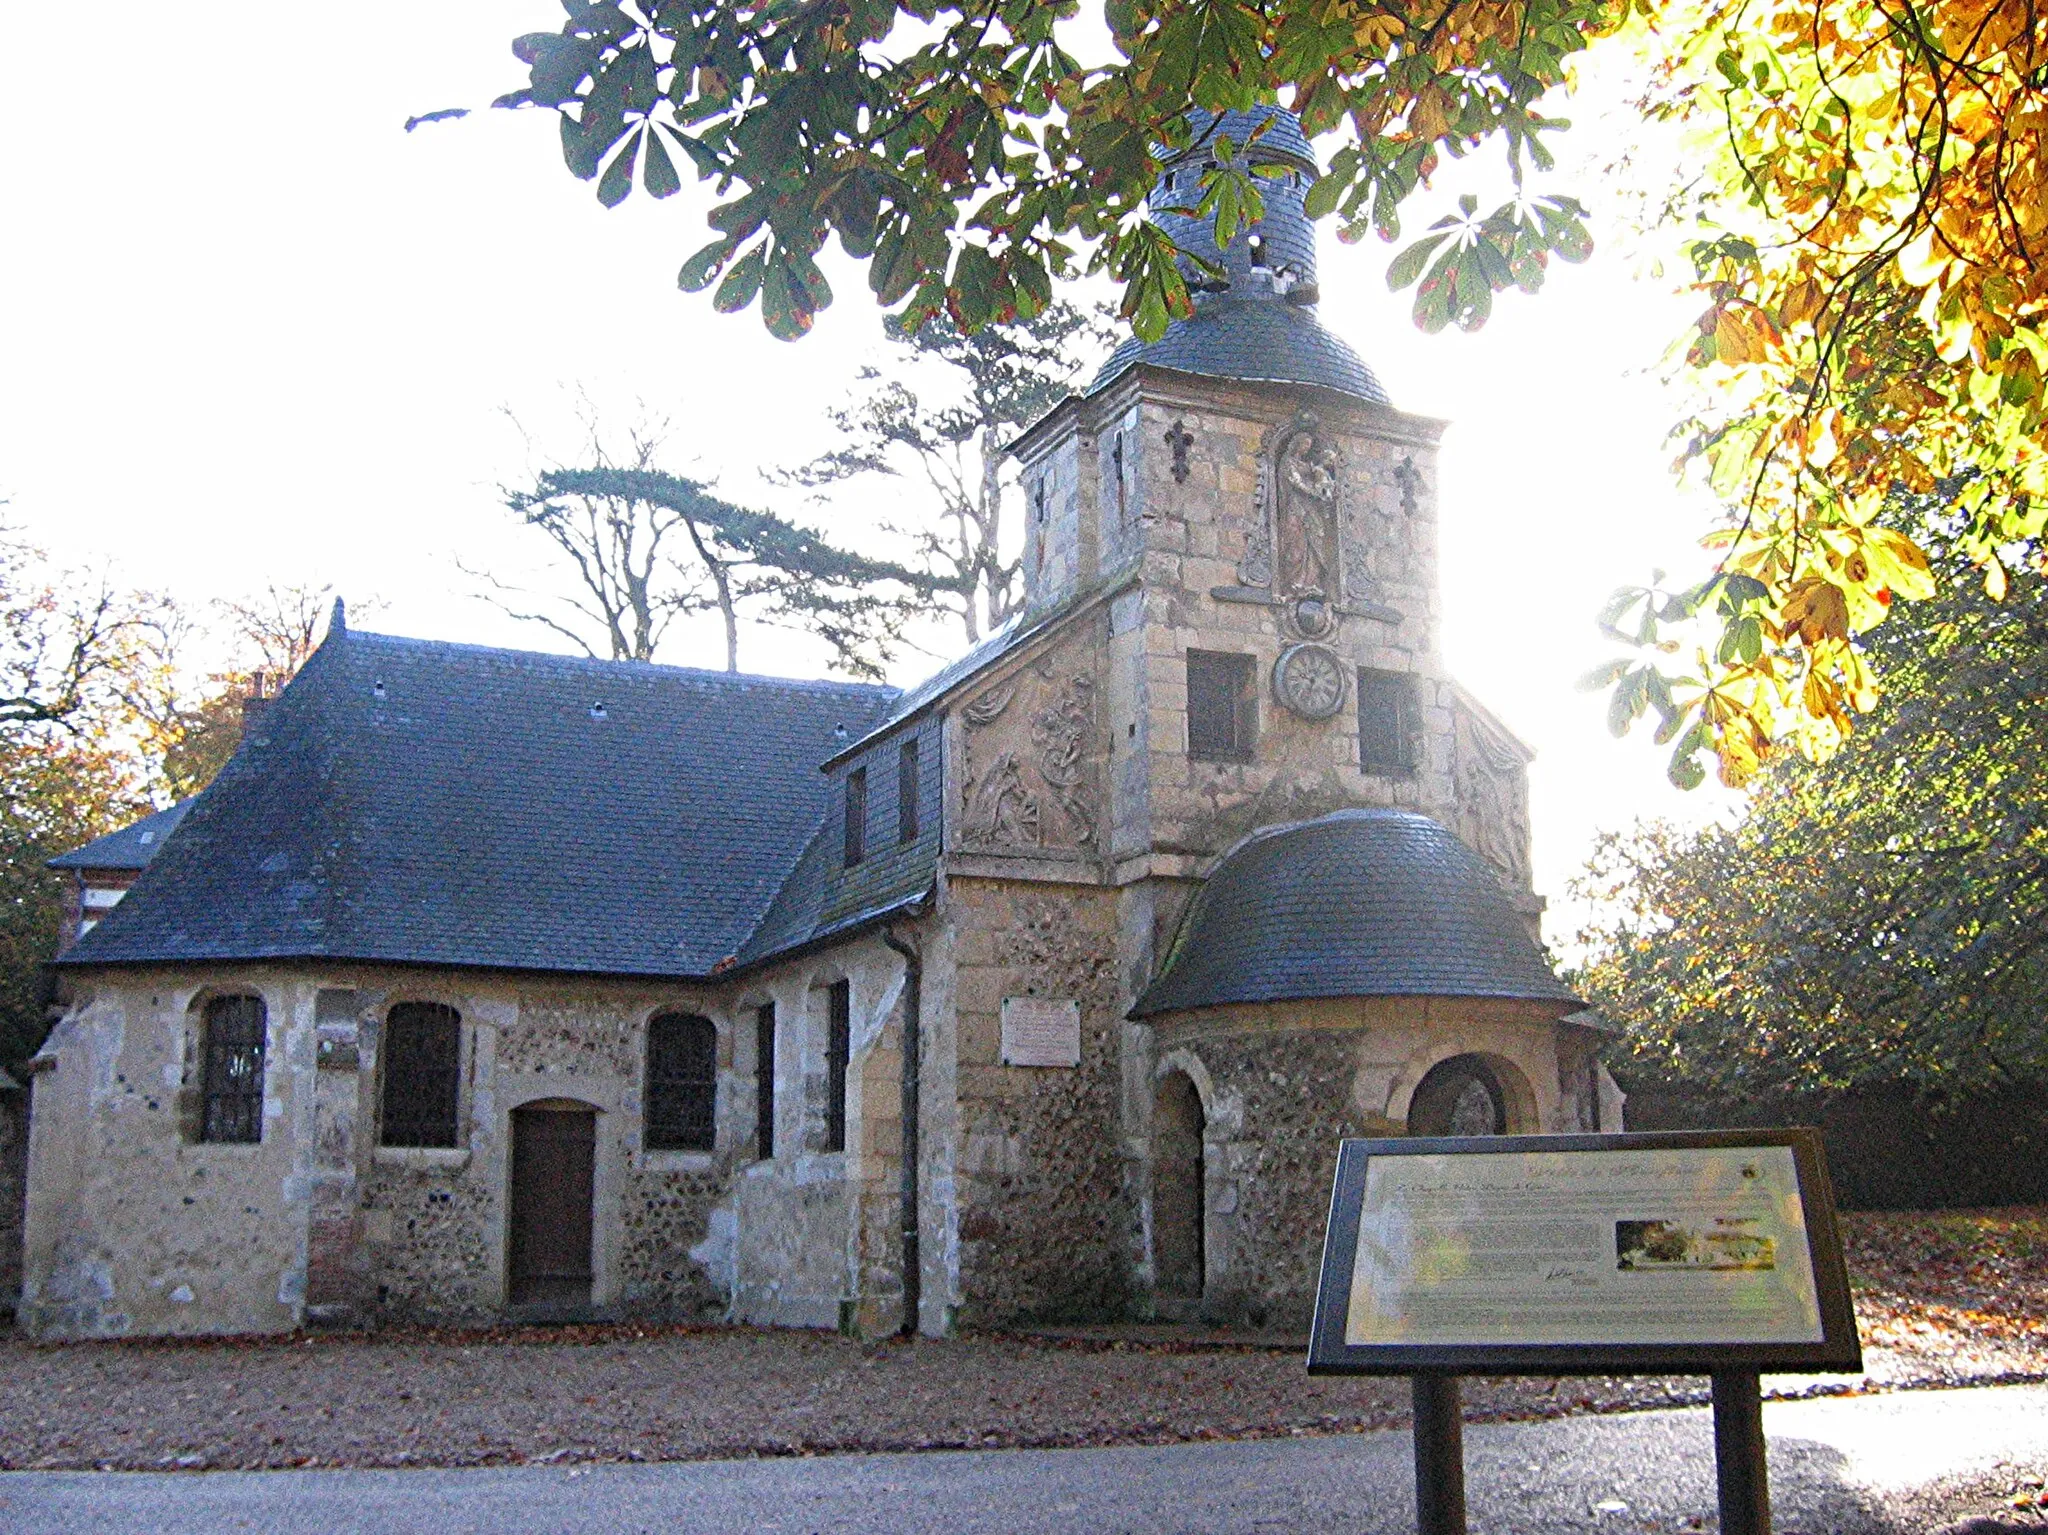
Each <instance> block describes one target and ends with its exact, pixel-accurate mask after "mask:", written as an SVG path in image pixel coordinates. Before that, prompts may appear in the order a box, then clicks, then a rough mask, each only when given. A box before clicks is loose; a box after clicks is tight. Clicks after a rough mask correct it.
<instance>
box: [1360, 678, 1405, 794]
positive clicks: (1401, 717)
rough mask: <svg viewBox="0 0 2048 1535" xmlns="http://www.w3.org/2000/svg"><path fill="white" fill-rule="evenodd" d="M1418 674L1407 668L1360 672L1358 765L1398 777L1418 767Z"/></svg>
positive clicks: (1370, 770)
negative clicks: (1416, 675)
mask: <svg viewBox="0 0 2048 1535" xmlns="http://www.w3.org/2000/svg"><path fill="white" fill-rule="evenodd" d="M1415 737H1416V707H1415V678H1414V676H1413V675H1412V674H1411V673H1408V672H1376V671H1370V670H1368V669H1366V668H1364V667H1361V668H1359V672H1358V765H1359V766H1360V767H1361V768H1363V769H1364V770H1365V771H1366V772H1368V773H1377V774H1379V775H1381V776H1382V777H1392V778H1398V777H1402V776H1405V775H1406V774H1409V773H1412V772H1414V771H1415Z"/></svg>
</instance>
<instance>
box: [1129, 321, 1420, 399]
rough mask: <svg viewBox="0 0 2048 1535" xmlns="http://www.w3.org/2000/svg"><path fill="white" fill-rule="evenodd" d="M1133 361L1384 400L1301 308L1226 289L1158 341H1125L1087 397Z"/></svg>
mask: <svg viewBox="0 0 2048 1535" xmlns="http://www.w3.org/2000/svg"><path fill="white" fill-rule="evenodd" d="M1140 363H1148V364H1150V365H1151V366H1152V367H1155V368H1171V369H1172V370H1173V371H1174V372H1176V373H1195V374H1200V375H1202V376H1204V377H1207V378H1235V379H1243V380H1245V381H1246V382H1247V383H1271V384H1311V385H1314V386H1315V387H1317V388H1320V389H1335V390H1337V391H1338V392H1339V393H1342V394H1348V395H1351V396H1353V397H1354V398H1356V399H1360V400H1366V401H1369V402H1370V403H1372V404H1374V405H1390V404H1392V403H1393V401H1392V400H1391V399H1390V398H1389V396H1388V394H1387V391H1386V388H1385V386H1383V385H1382V384H1381V383H1380V381H1379V379H1378V378H1377V377H1376V376H1375V375H1374V373H1373V371H1372V369H1371V368H1369V367H1367V366H1366V365H1365V359H1364V358H1362V357H1360V356H1359V355H1358V353H1357V352H1355V351H1353V350H1352V348H1351V344H1350V343H1349V342H1347V341H1345V340H1344V339H1343V338H1342V337H1341V336H1339V335H1337V334H1336V333H1335V332H1334V331H1331V330H1328V329H1326V328H1325V327H1324V326H1323V323H1322V321H1320V320H1318V319H1317V318H1316V317H1315V316H1314V315H1313V314H1311V313H1310V312H1309V311H1308V310H1307V309H1304V308H1302V307H1300V306H1298V305H1294V304H1289V303H1287V302H1285V301H1284V300H1274V299H1263V298H1253V299H1239V298H1232V297H1231V296H1229V295H1228V294H1220V295H1214V296H1204V297H1201V298H1198V299H1197V300H1196V302H1195V314H1194V318H1193V319H1189V320H1174V321H1172V322H1171V323H1169V324H1168V325H1167V327H1166V334H1165V335H1163V336H1161V337H1160V338H1159V339H1158V340H1157V341H1140V340H1139V339H1138V338H1137V337H1135V336H1132V337H1129V338H1127V339H1126V340H1125V341H1124V343H1123V345H1121V346H1119V347H1118V348H1117V349H1116V350H1115V351H1114V352H1112V353H1110V357H1109V361H1108V362H1106V363H1104V364H1103V365H1102V371H1101V372H1099V373H1097V374H1096V375H1095V382H1094V383H1092V384H1090V385H1089V386H1088V392H1089V393H1090V394H1094V393H1096V392H1098V391H1099V390H1101V389H1104V388H1106V387H1108V385H1110V384H1111V383H1113V382H1115V380H1116V379H1117V378H1118V377H1120V376H1121V375H1122V374H1124V373H1126V372H1128V371H1129V370H1130V369H1132V368H1135V367H1136V366H1138V364H1140Z"/></svg>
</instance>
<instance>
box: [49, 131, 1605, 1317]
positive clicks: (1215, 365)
mask: <svg viewBox="0 0 2048 1535" xmlns="http://www.w3.org/2000/svg"><path fill="white" fill-rule="evenodd" d="M1200 127H1201V128H1202V129H1203V130H1204V131H1202V132H1199V133H1198V134H1197V135H1196V147H1195V148H1194V149H1193V150H1191V151H1190V152H1189V153H1188V154H1187V155H1185V156H1184V157H1182V158H1181V159H1180V160H1178V161H1177V162H1176V163H1174V164H1171V165H1169V166H1168V167H1167V169H1166V170H1165V172H1164V174H1163V176H1162V178H1161V181H1160V184H1159V187H1158V189H1157V191H1156V193H1155V195H1154V199H1153V208H1154V216H1155V217H1157V218H1159V219H1160V220H1162V221H1163V222H1165V223H1167V224H1169V225H1170V226H1171V227H1172V231H1173V234H1174V236H1175V238H1176V239H1177V240H1179V241H1180V242H1181V243H1182V244H1183V245H1184V246H1185V247H1187V248H1190V249H1193V250H1197V251H1200V252H1203V253H1205V254H1206V255H1207V256H1208V257H1209V258H1210V259H1211V260H1213V261H1216V262H1217V263H1218V264H1219V265H1220V266H1221V267H1222V268H1223V269H1224V270H1225V272H1226V273H1227V276H1226V277H1222V278H1218V277H1215V276H1214V275H1212V274H1207V273H1203V272H1200V271H1199V270H1197V269H1194V268H1191V269H1190V270H1191V271H1194V272H1195V275H1196V277H1197V278H1198V287H1199V288H1200V290H1201V291H1200V292H1199V293H1198V295H1197V300H1196V306H1195V313H1194V315H1193V316H1192V318H1189V319H1185V320H1181V321H1177V322H1175V323H1174V324H1173V325H1172V326H1171V328H1170V329H1169V330H1168V332H1167V334H1166V335H1165V336H1164V337H1163V338H1162V339H1161V340H1159V341H1157V342H1153V343H1149V344H1147V343H1140V342H1136V341H1132V342H1128V343H1126V344H1125V345H1124V346H1123V347H1122V348H1121V349H1120V350H1119V351H1118V352H1117V353H1116V354H1115V355H1114V356H1113V357H1112V358H1111V359H1110V360H1109V362H1108V363H1107V365H1106V366H1105V367H1104V368H1103V369H1102V370H1101V372H1100V374H1099V375H1098V376H1097V377H1096V378H1095V380H1094V381H1093V383H1092V384H1091V385H1090V387H1089V388H1088V390H1087V392H1086V393H1085V394H1081V395H1077V396H1075V397H1073V398H1070V399H1068V400H1067V401H1065V402H1064V403H1063V404H1061V405H1059V406H1058V407H1057V408H1055V409H1054V410H1053V411H1051V412H1050V413H1049V414H1048V415H1047V416H1046V417H1045V418H1044V419H1043V420H1041V421H1040V422H1039V423H1038V424H1037V425H1035V426H1034V427H1032V428H1031V429H1030V430H1029V431H1028V432H1026V433H1024V434H1023V436H1022V437H1021V438H1020V439H1019V440H1018V441H1017V442H1016V443H1015V444H1014V448H1013V451H1014V453H1015V456H1016V458H1017V460H1018V462H1019V464H1020V465H1021V469H1022V478H1023V485H1024V488H1025V495H1026V500H1027V503H1028V507H1027V513H1026V515H1027V517H1028V527H1027V529H1026V535H1027V546H1026V551H1025V576H1026V581H1027V588H1028V606H1027V609H1026V611H1025V612H1024V614H1023V615H1022V616H1021V617H1020V618H1019V619H1018V620H1017V621H1016V622H1015V623H1013V624H1012V625H1011V626H1010V627H1009V628H1007V629H1006V630H1005V631H1003V632H1002V633H1000V634H998V635H996V636H995V637H993V638H992V639H990V640H989V641H988V642H987V643H985V644H983V645H982V646H980V647H979V648H978V649H976V650H974V651H973V652H972V653H971V654H969V655H968V656H966V657H965V658H964V659H962V660H961V661H959V662H957V663H956V664H954V665H951V666H949V667H947V668H945V669H944V670H943V671H941V672H939V673H938V674H937V675H936V676H934V677H932V678H930V679H929V680H928V681H926V682H925V683H924V684H923V685H921V686H919V687H917V688H914V689H912V690H910V691H908V692H898V691H895V690H893V689H888V688H880V687H871V686H860V685H853V684H846V683H837V682H822V681H787V680H782V679H776V678H769V677H754V676H739V675H728V674H726V673H720V672H708V671H696V670H689V669H683V668H674V667H665V666H652V665H642V664H634V663H604V662H592V661H584V660H574V659H568V658H563V657H558V656H552V655H540V654H526V653H520V652H513V651H503V650H490V649H484V648H479V647H473V646H465V645H456V644H443V643H437V642H428V641H421V640H412V639H401V638H394V637H390V636H385V635H377V634H368V633H362V632H358V631H354V630H351V629H349V628H348V627H347V625H346V622H345V620H344V617H343V615H342V613H341V611H340V606H339V604H337V607H336V614H335V619H334V622H333V624H332V626H331V628H330V630H329V632H328V634H327V637H326V639H325V642H324V643H323V644H322V645H321V646H320V648H319V650H318V652H317V653H316V654H315V655H314V656H313V658H312V659H311V660H310V661H309V662H308V663H307V665H306V666H305V668H304V669H303V670H302V671H301V672H300V673H299V675H298V676H297V677H296V678H295V679H294V680H293V681H292V683H291V684H290V686H289V687H288V688H286V689H285V691H284V692H283V693H282V695H281V696H279V697H277V698H276V699H274V700H271V701H269V702H268V703H267V705H266V706H264V707H263V708H262V709H261V711H260V712H258V713H254V714H252V717H251V720H250V723H249V728H248V731H247V734H246V736H245V740H244V742H243V745H242V747H241V748H240V750H239V751H238V752H237V754H236V755H235V757H234V759H233V760H232V761H231V762H230V763H229V765H228V766H227V768H226V769H225V771H223V773H222V774H221V776H220V777H219V779H218V780H217V781H216V782H215V783H214V784H213V785H212V786H211V787H209V788H208V789H207V790H206V791H205V792H204V793H203V794H201V795H200V796H199V797H198V798H197V799H196V800H195V801H193V802H191V803H190V804H189V806H186V807H182V808H181V810H180V812H179V813H178V814H176V815H170V814H168V813H166V814H164V815H160V816H158V817H152V818H151V820H150V821H149V822H146V823H143V827H142V828H141V829H140V830H138V829H136V828H130V829H129V830H128V831H124V832H119V833H115V834H114V835H113V836H112V837H109V838H104V839H102V840H101V842H100V843H95V844H92V845H91V846H88V847H86V848H83V849H80V850H78V851H77V852H74V853H72V854H69V855H67V856H66V857H65V858H64V859H61V860H58V863H59V864H60V865H61V866H62V867H64V868H65V869H67V870H69V871H70V872H71V874H72V876H73V878H74V879H75V880H76V882H77V888H78V899H77V911H78V912H79V913H80V917H81V925H82V926H84V927H85V928H86V929H87V930H86V931H83V932H82V933H81V934H80V935H79V936H78V937H77V939H76V941H75V942H73V943H72V944H71V945H70V947H69V948H68V949H66V950H65V951H64V952H63V953H62V955H61V956H60V958H59V959H58V961H57V964H58V970H59V974H60V976H61V978H62V983H63V990H64V995H65V996H66V998H67V1003H66V1006H65V1009H64V1011H63V1014H62V1017H61V1019H60V1020H59V1021H58V1022H57V1024H56V1026H55V1028H54V1030H53V1032H52V1033H51V1035H50V1038H49V1041H48V1043H47V1044H46V1045H45V1046H44V1048H43V1050H42V1051H41V1053H40V1054H39V1055H38V1056H37V1057H36V1059H35V1060H34V1062H33V1063H32V1073H33V1074H32V1079H31V1080H32V1092H33V1112H32V1115H31V1125H30V1164H29V1175H28V1206H27V1236H26V1243H25V1253H24V1278H23V1288H22V1300H21V1306H20V1310H19V1316H20V1320H21V1323H22V1325H23V1326H24V1327H25V1328H26V1329H27V1330H28V1331H29V1332H30V1333H32V1334H34V1335H36V1336H39V1337H43V1338H81V1337H100V1336H115V1335H128V1334H154V1333H207V1332H253V1331H280V1330H287V1329H292V1328H298V1327H305V1326H317V1325H330V1326H333V1325H373V1324H375V1323H376V1322H378V1321H379V1320H383V1319H392V1320H401V1319H402V1320H417V1321H479V1320H490V1319H501V1318H522V1317H533V1318H543V1317H561V1316H583V1315H595V1316H607V1315H644V1316H655V1317H675V1318H726V1319H731V1320H734V1321H745V1322H755V1323H766V1324H784V1325H791V1326H804V1327H840V1328H843V1329H847V1330H850V1331H855V1332H860V1333H864V1334H880V1333H885V1332H890V1331H896V1330H899V1329H901V1330H913V1329H914V1330H917V1331H921V1332H923V1333H925V1334H927V1335H941V1334H945V1333H947V1332H950V1331H951V1330H953V1329H955V1328H959V1327H978V1326H1001V1325H1006V1324H1017V1323H1024V1322H1032V1321H1059V1320H1083V1319H1100V1320H1113V1319H1141V1318H1148V1317H1153V1318H1195V1317H1204V1318H1210V1319H1216V1320H1229V1321H1236V1322H1240V1323H1244V1324H1248V1325H1257V1326H1267V1327H1275V1328H1285V1329H1289V1330H1305V1326H1306V1320H1307V1315H1308V1310H1309V1307H1310V1303H1311V1299H1312V1296H1313V1291H1314V1285H1315V1271H1316V1265H1317V1259H1318V1254H1319V1248H1320V1242H1321V1237H1322V1225H1323V1215H1324V1211H1325V1208H1326V1204H1327V1199H1328V1192H1329V1180H1330V1176H1331V1172H1332V1169H1333V1167H1334V1163H1335V1155H1336V1146H1337V1141H1338V1139H1339V1138H1340V1137H1343V1136H1346V1135H1367V1134H1372V1135H1397V1134H1402V1133H1448V1132H1452V1131H1456V1132H1459V1133H1486V1132H1514V1133H1537V1132H1552V1131H1577V1130H1587V1129H1616V1128H1619V1108H1620V1100H1619V1095H1618V1093H1617V1092H1616V1091H1615V1089H1614V1087H1613V1084H1612V1083H1611V1081H1609V1080H1608V1079H1607V1078H1606V1076H1605V1074H1604V1072H1602V1071H1601V1069H1600V1068H1599V1066H1598V1063H1597V1061H1596V1059H1595V1055H1594V1045H1595V1043H1596V1040H1597V1038H1598V1036H1597V1034H1596V1032H1595V1030H1594V1028H1593V1027H1592V1026H1591V1024H1590V1022H1589V1021H1588V1017H1587V1015H1585V1014H1583V1013H1582V1012H1581V1010H1580V1009H1581V1004H1580V1003H1579V1001H1578V999H1577V998H1575V997H1574V996H1573V995H1572V993H1571V992H1570V991H1569V990H1568V989H1567V988H1566V987H1565V986H1564V985H1562V984H1561V983H1560V982H1559V981H1558V980H1557V979H1556V977H1555V976H1554V975H1553V974H1552V972H1551V970H1550V968H1549V966H1548V964H1547V962H1546V960H1545V958H1544V956H1543V953H1542V951H1541V949H1540V948H1539V946H1538V943H1537V940H1536V920H1537V916H1538V913H1539V911H1540V909H1541V902H1540V901H1539V899H1538V898H1537V896H1536V895H1535V893H1534V892H1533V891H1532V889H1531V886H1530V869H1529V849H1528V842H1529V825H1528V808H1527V794H1526V784H1525V768H1526V764H1527V761H1528V755H1529V754H1528V752H1527V750H1526V749H1525V748H1524V747H1523V746H1522V745H1521V744H1520V743H1519V742H1518V741H1517V740H1516V739H1515V738H1514V736H1513V735H1512V734H1511V733H1510V732H1508V731H1507V730H1506V729H1504V728H1503V727H1502V725H1501V724H1500V723H1499V722H1498V721H1497V720H1496V719H1495V718H1494V717H1493V716H1492V715H1491V714H1489V713H1488V712H1487V710H1486V709H1485V708H1484V707H1483V706H1482V705H1481V704H1480V703H1479V702H1478V701H1477V700H1475V699H1474V698H1472V697H1471V696H1470V695H1469V694H1468V693H1466V692H1465V691H1464V690H1463V689H1462V688H1460V687H1459V685H1458V684H1457V683H1456V682H1455V681H1454V680H1452V678H1451V677H1449V676H1448V675H1447V674H1446V673H1445V670H1444V666H1443V661H1442V653H1441V648H1440V634H1439V615H1440V603H1439V597H1438V589H1437V520H1436V486H1437V463H1436V455H1437V442H1438V437H1439V434H1440V432H1441V424H1440V423H1438V422H1435V421H1429V420H1424V419H1421V418H1419V417H1415V416H1411V415H1406V414H1403V413H1402V412H1401V411H1399V410H1397V409H1395V408H1394V406H1393V405H1392V404H1391V403H1390V402H1389V400H1388V398H1387V395H1386V393H1385V391H1384V390H1383V389H1382V388H1381V386H1380V384H1379V382H1378V380H1377V379H1375V377H1374V376H1373V374H1372V372H1371V371H1370V370H1369V369H1368V368H1367V367H1366V365H1365V364H1364V363H1363V362H1362V361H1361V360H1360V358H1359V357H1358V355H1357V353H1355V352H1354V351H1353V350H1352V349H1351V348H1350V347H1349V346H1347V345H1346V344H1345V343H1344V342H1343V341H1342V340H1340V339H1339V338H1338V337H1336V336H1334V335H1332V334H1331V333H1330V332H1329V331H1327V330H1326V329H1324V327H1323V326H1322V325H1321V323H1320V322H1319V321H1318V320H1317V318H1316V301H1317V295H1318V289H1317V277H1316V248H1315V240H1314V234H1313V229H1312V227H1311V225H1310V223H1309V221H1308V220H1307V218H1306V217H1305V216H1304V213H1303V209H1302V198H1303V194H1304V192H1305V191H1306V189H1307V187H1308V185H1309V183H1310V182H1311V181H1312V180H1313V178H1314V175H1315V166H1314V161H1313V158H1312V155H1311V151H1310V147H1309V145H1308V143H1307V142H1306V140H1305V139H1304V138H1303V137H1302V135H1301V133H1300V130H1299V127H1298V125H1297V124H1296V123H1295V122H1294V120H1293V119H1292V118H1291V117H1290V116H1288V115H1287V114H1286V113H1284V112H1282V111H1279V110H1278V109H1274V108H1266V109H1262V110H1259V111H1256V112H1251V113H1235V114H1230V115H1228V116H1226V117H1224V118H1222V119H1217V120H1206V119H1205V120H1204V121H1203V122H1202V123H1201V124H1200ZM1254 129H1258V130H1260V131H1258V132H1256V133H1254V131H1253V130H1254ZM1225 139H1228V140H1229V141H1230V143H1231V145H1232V146H1236V147H1237V148H1236V152H1239V153H1243V154H1246V155H1248V156H1249V157H1250V158H1251V159H1253V160H1256V161H1262V162H1265V163H1266V164H1267V165H1269V166H1274V167H1278V168H1279V172H1278V175H1277V179H1273V180H1267V181H1265V182H1263V188H1264V196H1265V213H1264V217H1263V219H1262V220H1261V222H1259V223H1258V224H1257V225H1255V226H1253V227H1252V228H1250V229H1249V230H1247V231H1244V232H1243V233H1242V234H1241V235H1240V236H1239V237H1238V238H1237V240H1236V241H1235V242H1234V243H1233V244H1232V245H1230V247H1229V248H1228V249H1224V250H1220V251H1219V250H1217V248H1216V246H1215V244H1214V241H1213V236H1212V231H1210V230H1209V229H1207V228H1205V227H1203V226H1202V225H1200V224H1198V223H1196V222H1194V221H1193V220H1192V219H1191V218H1189V217H1187V216H1184V215H1182V214H1180V213H1176V212H1174V211H1172V210H1173V209H1175V208H1176V207H1178V206H1179V205H1180V204H1181V203H1182V202H1183V201H1184V199H1185V198H1186V197H1187V195H1188V192H1189V190H1190V188H1191V186H1192V182H1193V178H1195V177H1196V176H1198V175H1199V173H1200V171H1201V169H1202V162H1203V160H1204V159H1205V158H1207V157H1212V156H1214V155H1215V154H1217V153H1222V152H1229V151H1226V150H1224V149H1223V148H1222V141H1223V140H1225ZM1248 140H1249V147H1248V148H1244V147H1243V146H1245V145H1246V144H1247V141H1248ZM143 831H147V832H148V835H147V836H144V835H142V832H143Z"/></svg>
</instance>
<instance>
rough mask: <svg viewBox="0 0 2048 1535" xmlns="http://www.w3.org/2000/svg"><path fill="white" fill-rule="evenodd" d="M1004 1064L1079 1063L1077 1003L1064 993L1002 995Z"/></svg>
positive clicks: (1079, 1032) (1079, 1018)
mask: <svg viewBox="0 0 2048 1535" xmlns="http://www.w3.org/2000/svg"><path fill="white" fill-rule="evenodd" d="M1002 1058H1003V1064H1004V1065H1005V1066H1068V1067H1072V1066H1078V1065H1080V1064H1081V1004H1080V1003H1078V1002H1076V1001H1074V1000H1072V999H1071V998H1067V997H1005V998H1003V1016H1002Z"/></svg>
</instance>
